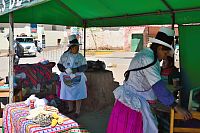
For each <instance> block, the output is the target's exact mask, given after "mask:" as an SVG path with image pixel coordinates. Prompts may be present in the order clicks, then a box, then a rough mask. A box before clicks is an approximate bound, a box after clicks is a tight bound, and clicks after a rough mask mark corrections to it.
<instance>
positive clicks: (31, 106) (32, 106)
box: [29, 99, 35, 109]
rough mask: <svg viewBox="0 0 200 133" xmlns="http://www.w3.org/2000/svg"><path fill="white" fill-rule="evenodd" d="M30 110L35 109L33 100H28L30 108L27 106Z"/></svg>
mask: <svg viewBox="0 0 200 133" xmlns="http://www.w3.org/2000/svg"><path fill="white" fill-rule="evenodd" d="M29 108H30V109H34V108H35V100H34V99H31V100H30V106H29Z"/></svg>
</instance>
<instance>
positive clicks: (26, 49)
mask: <svg viewBox="0 0 200 133" xmlns="http://www.w3.org/2000/svg"><path fill="white" fill-rule="evenodd" d="M15 47H16V53H17V55H18V56H19V57H23V56H24V55H31V56H36V53H37V47H36V46H35V43H34V41H33V37H27V36H20V37H19V36H18V37H16V39H15Z"/></svg>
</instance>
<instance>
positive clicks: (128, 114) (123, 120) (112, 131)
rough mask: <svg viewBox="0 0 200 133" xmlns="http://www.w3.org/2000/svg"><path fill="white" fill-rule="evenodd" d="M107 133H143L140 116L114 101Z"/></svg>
mask: <svg viewBox="0 0 200 133" xmlns="http://www.w3.org/2000/svg"><path fill="white" fill-rule="evenodd" d="M107 133H143V122H142V114H141V113H140V112H137V111H135V110H132V109H130V108H129V107H127V106H125V105H124V104H122V103H121V102H119V101H116V103H115V105H114V107H113V109H112V113H111V116H110V120H109V123H108V127H107Z"/></svg>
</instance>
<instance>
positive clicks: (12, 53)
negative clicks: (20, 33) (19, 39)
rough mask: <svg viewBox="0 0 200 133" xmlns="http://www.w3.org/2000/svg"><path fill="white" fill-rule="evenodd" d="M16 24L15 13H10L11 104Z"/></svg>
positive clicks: (10, 100) (11, 101)
mask: <svg viewBox="0 0 200 133" xmlns="http://www.w3.org/2000/svg"><path fill="white" fill-rule="evenodd" d="M13 44H14V23H13V12H10V13H9V89H10V92H9V93H10V95H9V103H13V94H14V93H13V91H14V89H13V77H14V76H13V73H14V72H13V63H14V54H15V52H14V46H13Z"/></svg>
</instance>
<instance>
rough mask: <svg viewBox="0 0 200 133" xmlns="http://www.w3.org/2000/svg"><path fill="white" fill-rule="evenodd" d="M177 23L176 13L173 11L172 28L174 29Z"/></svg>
mask: <svg viewBox="0 0 200 133" xmlns="http://www.w3.org/2000/svg"><path fill="white" fill-rule="evenodd" d="M174 25H175V13H172V29H173V30H174Z"/></svg>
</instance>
